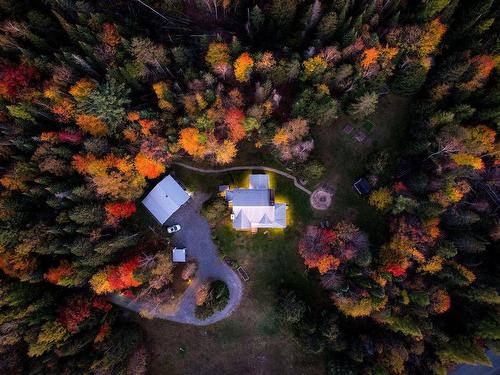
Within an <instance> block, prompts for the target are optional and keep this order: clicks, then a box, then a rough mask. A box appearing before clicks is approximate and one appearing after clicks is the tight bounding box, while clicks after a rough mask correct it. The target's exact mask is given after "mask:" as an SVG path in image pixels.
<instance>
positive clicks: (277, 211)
mask: <svg viewBox="0 0 500 375" xmlns="http://www.w3.org/2000/svg"><path fill="white" fill-rule="evenodd" d="M273 193H274V191H273V190H271V189H269V176H267V175H265V174H259V175H251V176H250V188H248V189H234V190H230V191H228V192H227V194H226V199H227V200H228V201H232V204H233V228H235V229H252V228H286V204H274V194H273Z"/></svg>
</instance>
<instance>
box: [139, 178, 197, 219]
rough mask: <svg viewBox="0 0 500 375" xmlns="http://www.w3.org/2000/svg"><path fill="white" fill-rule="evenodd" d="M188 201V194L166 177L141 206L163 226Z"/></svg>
mask: <svg viewBox="0 0 500 375" xmlns="http://www.w3.org/2000/svg"><path fill="white" fill-rule="evenodd" d="M188 200H189V194H188V193H187V192H186V191H185V190H184V189H183V188H182V186H181V185H179V184H178V183H177V181H175V180H174V179H173V177H172V176H170V175H168V176H167V177H165V178H164V179H163V180H161V181H160V182H159V183H158V185H156V186H155V187H154V189H153V190H151V192H150V193H149V194H148V195H147V196H146V198H144V200H143V201H142V204H143V205H144V206H145V207H146V208H147V209H148V210H149V212H151V214H152V215H153V216H154V217H155V218H156V220H158V222H160V223H161V224H164V223H165V222H166V221H167V219H168V218H169V217H170V216H172V214H173V213H174V212H175V211H177V210H178V209H179V208H180V207H181V206H182V205H183V204H184V203H186V202H187V201H188Z"/></svg>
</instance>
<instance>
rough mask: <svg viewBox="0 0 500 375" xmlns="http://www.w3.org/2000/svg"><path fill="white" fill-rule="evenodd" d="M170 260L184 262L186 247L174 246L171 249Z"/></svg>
mask: <svg viewBox="0 0 500 375" xmlns="http://www.w3.org/2000/svg"><path fill="white" fill-rule="evenodd" d="M172 261H174V262H178V263H184V262H185V261H186V249H185V248H183V249H178V248H174V249H173V250H172Z"/></svg>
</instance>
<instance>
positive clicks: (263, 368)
mask: <svg viewBox="0 0 500 375" xmlns="http://www.w3.org/2000/svg"><path fill="white" fill-rule="evenodd" d="M409 101H410V99H408V98H400V97H396V96H394V95H387V96H385V97H382V98H381V99H380V101H379V107H378V109H377V112H376V113H375V115H374V116H372V117H370V119H369V120H370V121H371V122H372V123H373V124H374V126H373V128H372V129H371V130H370V132H369V134H368V136H369V137H370V138H372V139H373V143H372V144H371V145H367V144H364V143H363V144H361V143H359V142H358V141H356V140H355V139H354V135H355V133H356V130H355V131H353V133H351V134H345V133H343V132H342V129H343V127H344V126H345V124H346V123H347V122H351V121H350V120H349V119H348V118H346V117H341V118H339V119H338V120H337V121H335V123H333V124H332V125H331V126H329V127H317V128H313V130H312V131H313V136H314V138H315V140H316V149H315V156H316V158H317V159H319V160H321V161H322V162H323V164H324V165H325V166H326V167H327V176H326V182H327V183H328V184H330V185H332V186H333V187H334V188H335V197H334V203H333V205H332V207H331V209H330V210H329V211H327V212H314V211H313V210H311V208H310V205H309V197H308V196H307V195H306V194H305V193H303V192H302V191H300V190H299V189H297V188H296V187H295V186H294V185H293V182H292V181H291V180H289V179H287V178H285V177H282V176H275V175H272V177H271V184H272V186H273V187H274V188H275V189H276V202H286V203H288V209H289V211H288V213H289V223H288V228H287V229H286V230H267V231H263V230H260V231H259V232H258V233H257V234H255V235H252V234H250V233H246V232H237V231H235V230H233V229H232V226H231V222H230V220H229V217H226V218H224V219H222V220H221V221H220V222H219V223H218V225H217V226H216V227H215V228H214V229H213V237H214V240H215V242H216V244H217V246H218V249H219V252H220V254H221V256H222V255H226V256H228V257H230V258H232V259H234V260H235V261H236V262H237V264H240V265H242V266H243V267H244V268H245V270H246V271H247V272H248V274H249V276H250V280H249V281H248V282H246V283H244V296H243V300H242V302H241V305H240V307H239V308H238V309H237V310H236V311H235V312H234V314H233V315H231V317H229V318H228V319H225V320H223V321H221V322H218V323H216V324H214V325H210V326H207V327H195V326H187V325H179V324H177V323H173V322H169V321H160V320H151V321H148V320H145V319H140V318H138V317H137V318H136V319H137V321H138V322H139V323H140V324H141V325H142V326H143V327H144V328H145V330H146V332H147V334H148V338H149V343H150V349H151V352H152V353H153V356H152V358H151V362H150V372H151V373H152V374H158V375H159V374H169V375H177V374H186V375H187V374H201V375H202V374H214V373H216V374H235V373H245V374H275V373H276V374H282V373H286V374H310V375H315V374H323V373H324V368H322V363H323V360H322V355H312V354H310V353H306V352H304V351H303V350H302V349H301V348H300V347H299V345H298V344H297V343H296V341H295V339H294V337H293V335H292V333H291V332H289V331H288V329H287V328H285V327H283V326H282V325H281V324H280V322H279V321H278V319H277V317H276V314H275V311H274V305H275V301H276V291H277V290H279V289H280V288H281V287H283V286H285V287H287V286H288V287H293V288H294V289H295V290H297V291H298V292H299V293H300V294H301V295H302V296H303V297H304V298H305V299H306V300H307V302H308V304H309V305H310V306H317V307H318V308H320V307H321V306H322V304H323V303H329V300H328V298H327V296H326V295H325V293H324V292H323V291H322V290H321V288H318V286H317V283H316V282H315V281H314V280H313V278H311V277H308V271H307V270H306V267H305V266H304V264H303V262H302V259H301V258H300V256H299V254H298V253H297V242H298V241H299V238H300V235H301V233H302V232H303V228H304V227H305V226H306V225H307V224H309V223H311V222H312V221H314V220H315V219H318V218H320V217H325V216H327V217H330V218H331V219H332V220H331V221H332V222H335V221H337V220H341V219H344V218H352V219H353V220H354V222H355V223H356V224H357V225H358V226H360V227H361V228H362V229H363V230H365V231H367V232H368V234H369V235H370V239H371V241H372V243H377V241H379V240H380V239H381V238H382V237H383V234H384V233H385V231H386V230H387V227H386V224H385V223H384V220H381V218H380V214H379V213H378V212H377V211H376V210H375V209H373V208H372V207H371V206H369V205H368V203H367V198H366V197H361V196H359V195H358V193H357V192H356V191H355V190H354V188H353V187H352V184H353V183H354V182H355V181H356V180H357V179H358V178H359V177H361V176H363V175H364V174H365V163H366V159H367V157H368V155H369V154H370V152H372V151H373V150H374V149H377V148H382V147H383V148H386V149H388V150H389V151H390V152H391V151H395V150H396V149H397V147H398V144H400V142H401V140H402V139H403V137H404V136H405V131H406V123H407V107H408V104H409ZM359 126H362V125H359ZM360 129H361V128H360ZM357 130H358V129H357ZM251 146H252V145H251V144H250V142H244V143H242V148H241V149H240V153H239V154H238V157H237V158H236V160H235V161H234V163H233V165H253V164H258V165H259V164H260V165H263V164H265V165H267V166H274V167H278V168H280V169H283V170H284V168H283V167H282V166H280V164H279V163H278V162H276V161H275V160H273V159H272V157H271V155H270V154H269V153H265V152H262V151H261V150H255V149H254V148H252V147H253V146H252V147H251ZM202 166H206V167H210V166H209V165H202ZM172 171H173V172H174V173H175V176H176V178H177V179H179V181H180V182H182V183H183V184H184V185H185V186H186V187H187V188H188V189H190V190H192V191H205V192H208V193H211V194H215V193H216V192H217V187H218V185H223V184H224V185H233V186H235V185H238V186H246V181H247V177H248V175H249V174H250V171H244V172H232V173H223V174H201V173H196V172H193V171H190V170H187V169H184V168H182V167H178V166H173V167H172ZM141 216H142V215H141ZM166 348H168V349H167V350H166Z"/></svg>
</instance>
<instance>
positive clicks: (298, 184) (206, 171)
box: [173, 161, 312, 195]
mask: <svg viewBox="0 0 500 375" xmlns="http://www.w3.org/2000/svg"><path fill="white" fill-rule="evenodd" d="M173 164H175V165H178V166H180V167H183V168H186V169H190V170H192V171H196V172H200V173H213V174H216V173H225V172H232V171H243V170H247V171H248V170H254V169H255V170H260V171H266V172H273V173H276V174H279V175H281V176H283V177H286V178H289V179H290V180H293V184H294V185H295V187H296V188H298V189H300V190H302V191H303V192H304V193H306V194H307V195H311V193H312V192H311V190H309V189H307V188H305V187H304V186H302V185H301V184H300V183H299V181H298V180H297V178H296V177H295V176H293V175H291V174H290V173H287V172H283V171H280V170H279V169H276V168H272V167H263V166H258V165H242V166H237V167H229V168H221V169H207V168H199V167H193V166H192V165H188V164H184V163H181V162H179V161H174V162H173Z"/></svg>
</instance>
